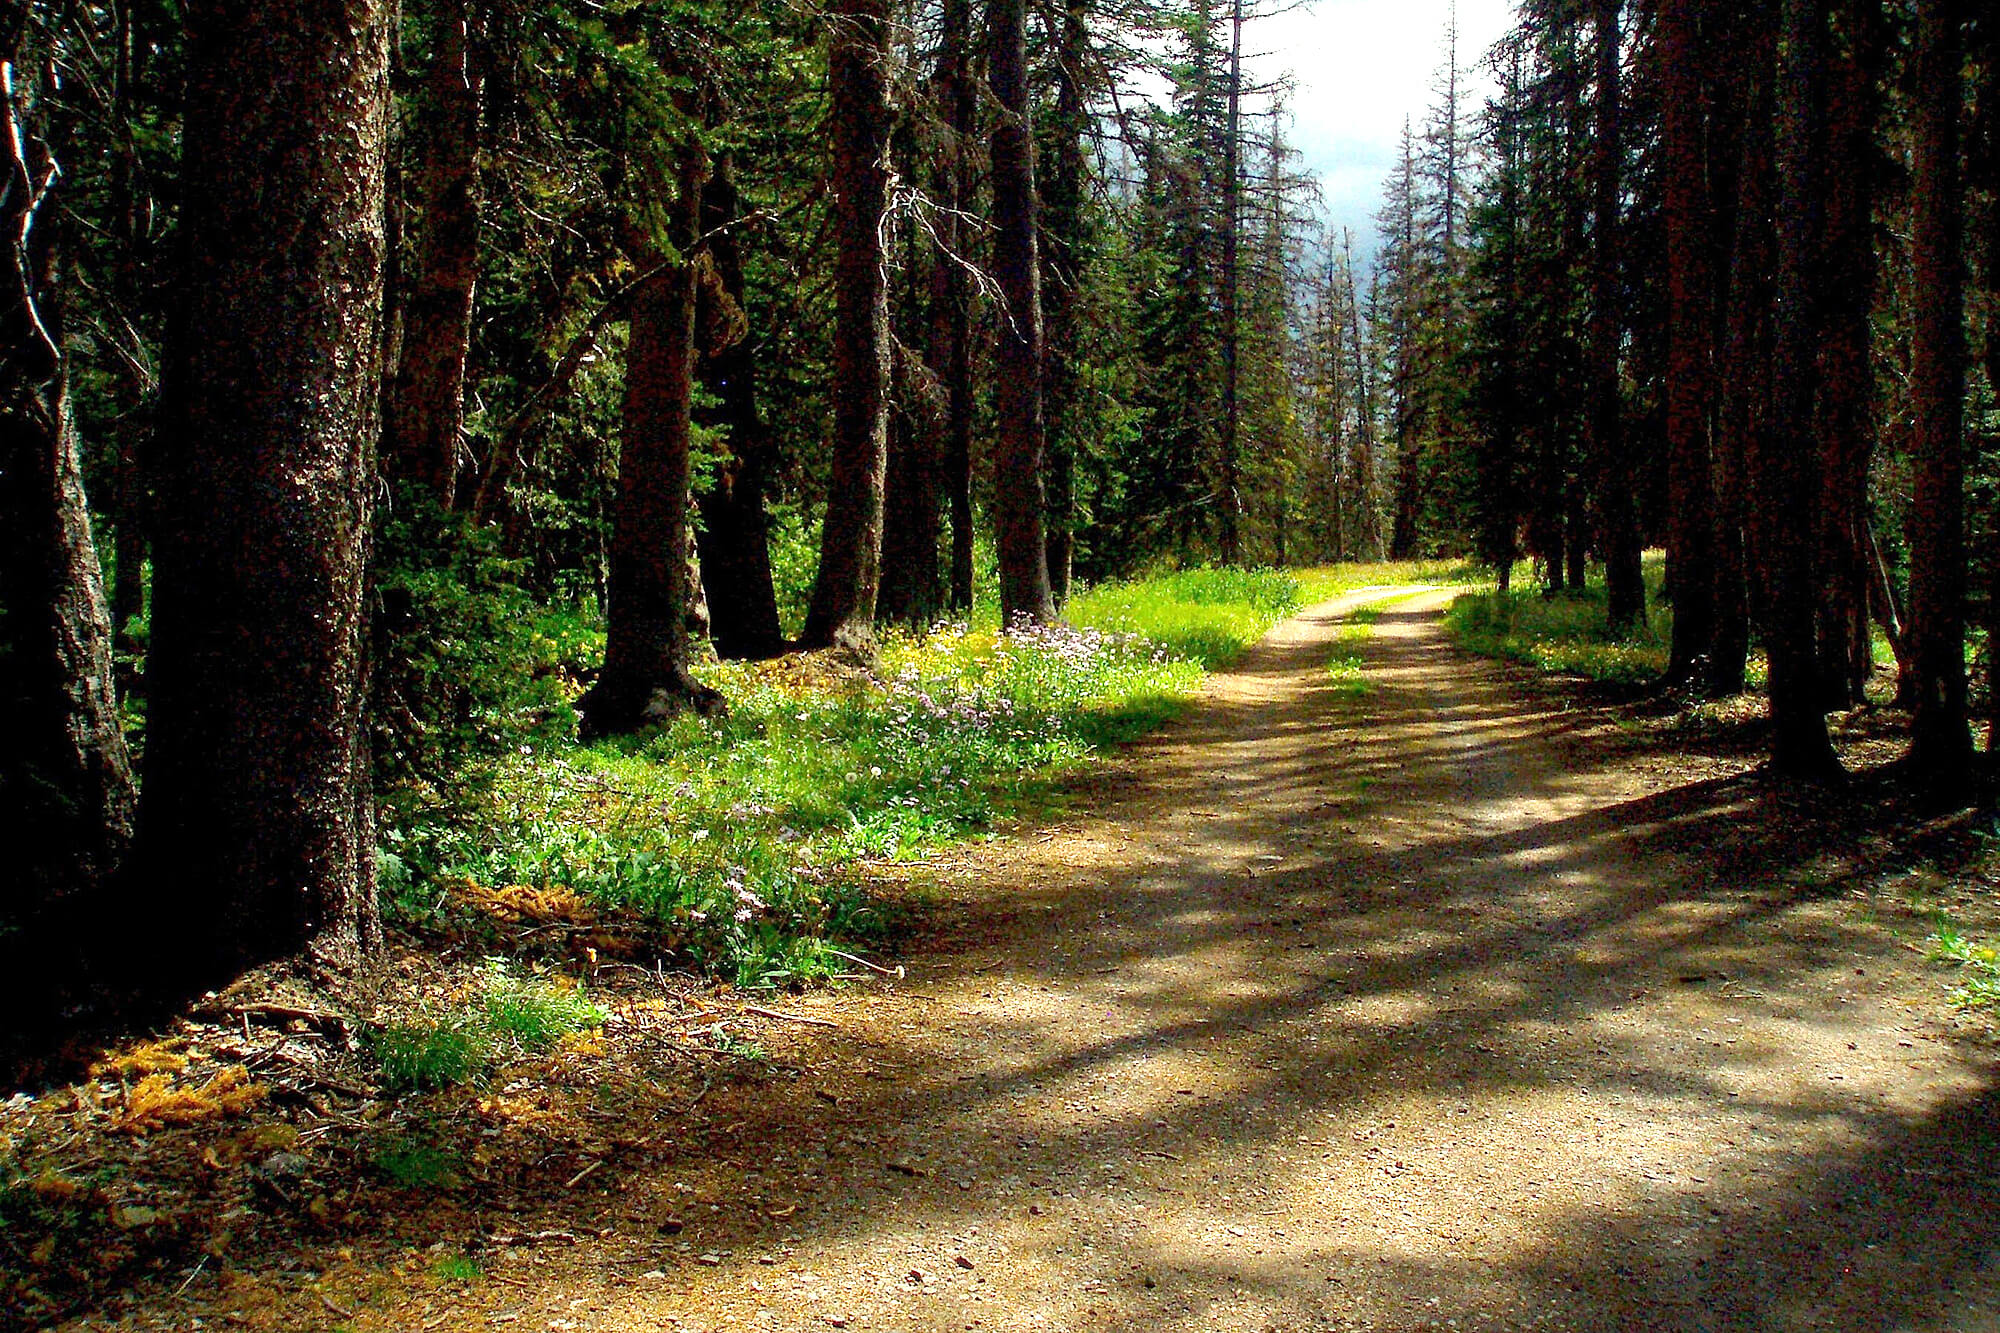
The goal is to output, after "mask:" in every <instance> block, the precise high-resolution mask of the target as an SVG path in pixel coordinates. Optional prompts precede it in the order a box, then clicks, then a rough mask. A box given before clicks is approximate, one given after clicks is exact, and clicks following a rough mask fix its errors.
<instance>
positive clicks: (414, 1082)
mask: <svg viewBox="0 0 2000 1333" xmlns="http://www.w3.org/2000/svg"><path fill="white" fill-rule="evenodd" d="M489 1057H490V1052H489V1051H488V1049H487V1047H486V1045H485V1043H484V1042H482V1041H481V1040H480V1039H479V1034H478V1033H476V1032H475V1031H473V1029H472V1027H471V1025H470V1024H469V1023H467V1022H465V1021H464V1017H463V1016H462V1015H452V1016H450V1017H447V1018H443V1019H439V1020H434V1021H432V1020H423V1019H418V1020H415V1021H412V1022H402V1023H391V1024H390V1025H389V1026H388V1027H387V1028H385V1029H383V1031H382V1034H381V1035H380V1036H378V1037H377V1038H376V1039H375V1059H376V1061H377V1062H378V1063H380V1064H381V1066H382V1081H383V1083H385V1084H386V1085H387V1086H388V1087H389V1088H390V1089H391V1090H393V1091H396V1092H425V1091H430V1090H433V1089H437V1088H449V1087H455V1086H457V1085H458V1084H460V1083H463V1082H465V1081H466V1080H468V1079H470V1078H472V1077H473V1076H474V1075H476V1074H478V1073H480V1072H482V1071H483V1070H484V1069H485V1068H486V1065H487V1062H488V1059H489Z"/></svg>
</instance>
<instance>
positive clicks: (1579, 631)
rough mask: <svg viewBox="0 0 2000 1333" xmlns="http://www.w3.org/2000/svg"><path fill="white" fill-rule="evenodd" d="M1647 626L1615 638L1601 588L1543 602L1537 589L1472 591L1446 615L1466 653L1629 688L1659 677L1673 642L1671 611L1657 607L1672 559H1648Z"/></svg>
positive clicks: (1544, 598) (1597, 585)
mask: <svg viewBox="0 0 2000 1333" xmlns="http://www.w3.org/2000/svg"><path fill="white" fill-rule="evenodd" d="M1643 570H1644V574H1645V579H1646V612H1647V614H1646V622H1645V624H1643V625H1640V626H1637V627H1635V628H1634V629H1633V630H1632V631H1631V632H1630V633H1627V634H1621V635H1614V634H1612V633H1610V631H1609V630H1608V629H1607V628H1606V625H1605V593H1604V585H1603V584H1602V583H1593V584H1590V585H1588V586H1587V587H1586V588H1585V589H1584V590H1583V591H1582V592H1564V593H1559V594H1557V595H1556V596H1554V597H1548V596H1544V595H1543V593H1542V591H1541V590H1540V589H1539V588H1534V587H1529V588H1515V589H1511V590H1509V591H1508V592H1505V593H1502V592H1500V591H1498V590H1497V589H1496V590H1489V591H1485V592H1471V593H1467V594H1465V595H1464V596H1462V597H1460V598H1458V599H1457V600H1456V601H1454V602H1453V603H1452V605H1451V608H1450V610H1449V611H1447V612H1446V614H1445V627H1446V629H1447V630H1448V631H1449V632H1450V633H1451V635H1452V637H1453V638H1454V639H1455V640H1457V642H1458V644H1459V646H1460V647H1462V648H1465V649H1467V650H1468V651H1470V652H1475V653H1478V654H1480V655H1481V656H1485V657H1500V658H1505V659H1507V660H1509V661H1514V662H1521V663H1523V664H1525V665H1527V666H1531V667H1535V668H1536V669H1538V670H1541V671H1554V672H1565V673H1568V674H1571V675H1578V676H1585V677H1588V678H1590V679H1592V680H1600V681H1607V682H1611V683H1614V684H1621V685H1631V684H1639V683H1641V682H1645V681H1649V680H1652V679H1655V678H1656V677H1658V676H1659V675H1660V674H1661V673H1662V672H1664V671H1665V670H1666V667H1667V655H1668V649H1669V648H1670V646H1671V644H1672V641H1673V609H1672V608H1671V607H1669V606H1666V605H1663V604H1662V603H1661V602H1660V600H1659V595H1660V585H1661V581H1662V580H1663V579H1664V578H1665V575H1666V558H1665V556H1664V555H1663V554H1662V553H1660V552H1658V551H1649V552H1647V553H1646V556H1645V561H1644V565H1643Z"/></svg>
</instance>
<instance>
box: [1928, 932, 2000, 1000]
mask: <svg viewBox="0 0 2000 1333" xmlns="http://www.w3.org/2000/svg"><path fill="white" fill-rule="evenodd" d="M1930 956H1931V958H1932V959H1933V960H1935V961H1937V962H1943V963H1953V964H1955V965H1957V966H1958V967H1959V968H1960V969H1961V976H1962V980H1961V981H1960V983H1959V986H1958V989H1957V990H1956V991H1955V992H1954V993H1953V996H1952V998H1953V1000H1954V1001H1955V1002H1956V1003H1957V1004H1958V1006H1959V1007H1960V1008H1962V1009H1983V1010H1986V1011H1987V1012H1989V1013H2000V950H1996V949H1994V948H1992V947H1991V946H1989V945H1984V944H1980V943H1978V942H1977V941H1975V940H1972V939H1968V938H1967V937H1966V935H1965V933H1964V932H1963V931H1961V930H1960V929H1959V928H1958V927H1957V926H1956V925H1955V924H1953V923H1952V922H1951V921H1950V920H1949V919H1948V918H1946V917H1945V916H1944V915H1943V914H1942V913H1940V914H1939V915H1938V919H1937V928H1936V930H1935V932H1934V933H1933V934H1932V935H1931V950H1930Z"/></svg>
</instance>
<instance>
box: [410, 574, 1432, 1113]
mask: <svg viewBox="0 0 2000 1333" xmlns="http://www.w3.org/2000/svg"><path fill="white" fill-rule="evenodd" d="M1426 572H1428V573H1431V574H1435V575H1437V576H1441V577H1463V574H1462V572H1460V571H1453V570H1448V569H1445V568H1443V567H1420V566H1415V565H1395V566H1353V565H1349V566H1338V567H1333V568H1330V569H1324V570H1312V571H1306V572H1304V573H1300V574H1294V573H1290V572H1285V571H1273V570H1210V569H1197V570H1186V571H1180V572H1176V573H1171V574H1166V575H1162V576H1159V577H1156V578H1150V579H1144V580H1134V581H1126V582H1118V583H1112V584H1107V585H1103V586H1100V587H1096V588H1092V589H1089V590H1088V591H1085V592H1083V593H1081V594H1079V595H1078V596H1076V597H1075V598H1074V599H1072V601H1071V603H1070V605H1069V607H1068V609H1067V616H1068V622H1069V623H1068V624H1066V625H1059V626H1053V627H1048V628H1040V629H1033V630H1026V631H1020V632H1015V633H1004V634H1003V633H1001V632H1000V631H999V629H998V626H997V625H996V624H993V623H990V620H989V622H988V623H984V624H982V623H981V622H980V619H979V618H978V617H975V618H974V621H973V623H971V624H967V625H949V626H942V627H940V628H938V629H937V630H935V631H933V632H931V633H928V634H924V635H891V636H889V637H888V638H887V639H886V641H885V642H884V644H883V648H882V653H881V658H880V662H879V666H878V668H877V670H876V672H875V673H874V675H873V677H872V678H864V677H856V676H852V675H848V676H843V675H839V674H837V673H836V672H834V671H833V670H832V669H831V668H829V667H827V666H826V664H824V663H814V662H811V661H806V662H803V663H802V662H798V661H792V662H780V663H776V664H764V665H748V664H739V663H724V664H719V665H712V666H709V667H706V668H704V669H703V672H702V674H703V675H704V678H705V679H706V680H707V681H708V682H709V683H710V684H712V685H714V686H715V687H717V688H718V689H720V690H721V691H722V692H723V694H724V695H725V696H726V697H727V699H728V701H729V714H728V716H727V717H726V718H723V719H704V718H695V717H688V718H683V719H681V720H679V721H677V722H675V723H673V724H672V725H670V726H667V727H665V728H662V729H660V730H657V731H655V732H652V733H650V734H647V735H642V736H639V737H633V738H625V739H621V740H615V741H608V742H604V743H601V744H597V745H592V746H577V745H573V744H555V743H548V742H537V743H531V744H527V745H523V746H520V747H518V751H517V752H516V753H512V754H510V755H508V756H507V757H506V759H505V760H504V761H503V762H502V763H501V764H500V765H499V766H498V769H497V771H496V773H495V774H494V776H493V779H492V781H491V782H490V784H488V785H487V786H486V787H484V788H483V789H481V790H480V792H479V793H477V800H476V801H475V802H473V803H472V806H471V808H470V809H458V810H454V811H452V812H450V813H449V814H448V815H440V816H439V817H438V818H436V819H433V820H422V819H415V820H405V821H403V822H401V823H399V824H397V825H396V826H394V827H392V828H391V829H390V830H389V832H388V833H387V835H386V836H385V839H384V846H383V849H382V858H381V860H382V870H383V877H382V878H383V884H384V887H385V897H386V898H387V900H388V901H389V902H390V903H391V904H392V906H393V907H394V909H395V910H396V912H397V914H398V915H399V916H400V917H401V918H402V919H404V920H405V921H411V922H422V921H425V920H428V919H435V918H437V917H439V916H440V915H442V914H448V913H451V912H454V911H458V910H460V909H458V908H455V907H453V906H452V903H453V897H454V893H455V891H456V890H455V886H462V885H465V884H468V883H469V884H471V885H474V886H481V887H483V888H484V889H489V890H498V889H502V888H506V887H509V886H516V885H524V886H528V887H530V888H533V889H535V890H538V891H560V892H561V893H565V894H569V895H572V896H573V897H574V899H575V900H576V901H578V902H580V903H582V904H584V905H585V906H586V907H587V908H588V909H589V910H592V911H603V912H610V913H613V914H616V915H619V916H621V917H623V918H626V919H636V920H638V921H641V922H643V923H645V924H647V925H649V926H651V927H652V928H654V930H655V931H656V944H657V946H658V947H660V948H662V949H663V950H664V951H670V952H672V953H674V954H676V955H678V956H679V957H681V958H683V959H685V960H687V961H690V962H692V963H694V964H697V965H699V966H700V967H702V968H704V969H706V970H708V971H709V972H711V973H713V974H716V975H719V976H722V977H725V978H728V979H729V980H731V981H733V982H734V983H735V984H736V985H738V986H740V987H745V988H752V989H770V988H776V987H786V986H794V985H799V984H809V983H815V982H819V981H824V980H826V979H828V978H831V977H835V976H838V975H841V974H843V973H846V972H849V971H851V970H852V964H850V963H849V962H847V961H846V960H844V959H842V958H840V957H838V956H837V954H836V953H835V952H834V950H835V949H836V948H843V947H844V948H846V949H848V950H850V951H851V950H853V949H855V948H862V947H866V946H867V945H869V944H870V943H872V942H875V941H878V940H880V939H881V938H883V937H884V935H885V933H886V932H888V931H889V930H890V929H891V928H892V927H893V925H894V916H893V912H892V910H891V909H890V908H888V907H887V906H885V904H883V903H882V902H880V901H878V900H876V899H875V898H873V897H871V896H870V895H869V894H868V893H867V892H865V891H864V889H863V887H862V883H863V874H862V872H861V867H862V865H863V864H864V863H867V862H871V861H890V862H895V861H910V860H915V859H920V858H922V857H924V856H926V855H927V854H929V853H930V852H932V851H933V850H935V849H938V848H941V847H945V846H949V845H951V844H954V843H959V842H962V841H964V840H966V839H968V838H975V837H980V836H983V835H984V834H985V833H986V832H987V831H988V830H990V829H992V828H993V827H994V826H995V825H996V823H998V822H999V821H1001V820H1003V819H1005V818H1007V817H1009V816H1011V815H1017V814H1022V813H1027V812H1031V811H1034V810H1037V809H1040V808H1043V807H1044V805H1045V803H1046V802H1047V800H1048V799H1049V798H1050V796H1051V794H1052V792H1053V791H1054V787H1055V783H1056V782H1057V780H1058V779H1060V778H1061V777H1062V776H1063V775H1065V774H1067V773H1069V772H1072V771H1074V770H1075V769H1076V768H1078V767H1079V766H1081V765H1083V764H1086V763H1088V762H1089V761H1090V760H1091V759H1092V758H1093V756H1095V755H1097V754H1099V753H1101V752H1102V751H1103V750H1105V749H1106V748H1107V747H1109V746H1113V745H1116V744H1119V743H1121V742H1124V741H1129V740H1132V739H1134V738H1136V737H1138V736H1140V735H1143V734H1145V733H1146V732H1148V731H1151V730H1153V729H1154V728H1156V727H1158V726H1159V725H1160V724H1161V723H1163V722H1165V721H1167V720H1168V719H1170V718H1172V717H1173V716H1175V715H1176V714H1177V713H1179V712H1180V711H1181V710H1182V709H1183V708H1184V707H1185V706H1186V704H1187V701H1188V700H1189V699H1190V698H1191V697H1192V695H1193V694H1194V692H1195V690H1196V689H1197V688H1198V687H1199V685H1200V683H1201V680H1202V678H1203V676H1204V674H1205V673H1206V672H1208V671H1211V670H1215V669H1218V668H1220V667H1223V666H1225V665H1227V664H1228V663H1230V662H1232V661H1234V660H1235V659H1236V658H1237V657H1238V656H1239V655H1240V654H1241V653H1242V652H1243V650H1244V649H1245V648H1246V647H1248V646H1249V645H1250V644H1252V643H1254V642H1255V641H1256V640H1257V639H1258V638H1259V637H1261V636H1262V635H1263V633H1264V632H1265V631H1266V630H1267V629H1269V628H1270V627H1271V626H1272V625H1273V624H1275V623H1276V622H1277V621H1279V620H1281V619H1283V618H1284V617H1285V616H1287V615H1289V614H1291V613H1292V612H1293V611H1295V610H1297V609H1298V608H1299V607H1300V606H1303V605H1305V604H1307V603H1308V602H1311V601H1318V600H1323V599H1324V598H1325V597H1329V596H1333V595H1336V594H1337V593H1338V592H1340V591H1343V590H1347V589H1350V588H1359V587H1364V586H1371V585H1395V584H1403V583H1409V582H1413V581H1415V579H1416V578H1417V577H1419V576H1420V575H1421V574H1423V573H1426ZM474 1026H475V1027H477V1028H478V1029H479V1030H480V1031H482V1032H484V1031H487V1030H489V1029H490V1028H491V1026H492V1025H491V1023H490V1022H485V1021H482V1023H481V1024H475V1025H474ZM453 1033H454V1029H452V1028H451V1027H450V1025H449V1024H440V1025H439V1026H438V1027H437V1028H436V1029H435V1031H433V1032H431V1033H427V1034H423V1035H422V1037H421V1040H420V1039H419V1038H418V1037H415V1036H412V1037H410V1038H408V1039H407V1042H406V1044H407V1045H408V1046H409V1048H410V1049H409V1050H408V1051H407V1052H404V1051H397V1054H396V1058H398V1059H400V1060H403V1061H404V1062H405V1064H406V1065H407V1066H408V1068H409V1070H410V1073H409V1075H408V1077H409V1078H411V1079H413V1080H421V1079H428V1078H430V1077H431V1076H430V1075H429V1074H427V1073H425V1072H424V1071H425V1070H427V1069H428V1068H429V1067H431V1066H432V1065H439V1066H449V1065H450V1064H451V1063H452V1061H453V1060H456V1059H458V1058H459V1052H458V1050H457V1046H458V1044H459V1043H458V1041H457V1038H456V1037H455V1036H454V1035H453ZM413 1085H414V1084H413Z"/></svg>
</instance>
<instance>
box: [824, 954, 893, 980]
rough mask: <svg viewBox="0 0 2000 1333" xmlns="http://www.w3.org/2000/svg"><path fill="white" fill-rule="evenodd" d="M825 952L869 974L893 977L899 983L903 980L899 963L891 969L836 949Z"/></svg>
mask: <svg viewBox="0 0 2000 1333" xmlns="http://www.w3.org/2000/svg"><path fill="white" fill-rule="evenodd" d="M827 952H828V953H830V954H832V955H833V956H834V957H835V958H845V959H846V960H847V961H848V962H850V963H857V964H859V965H860V966H862V967H865V968H867V969H868V970H869V971H870V972H874V973H877V974H878V975H880V976H885V977H894V978H896V980H898V981H901V980H902V979H903V968H902V965H901V964H900V963H899V964H897V965H896V967H895V968H893V969H891V968H886V967H883V966H882V965H881V964H880V963H871V962H869V961H868V960H867V959H866V958H857V957H855V956H854V955H853V954H851V953H842V952H841V951H840V950H838V949H828V950H827Z"/></svg>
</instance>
